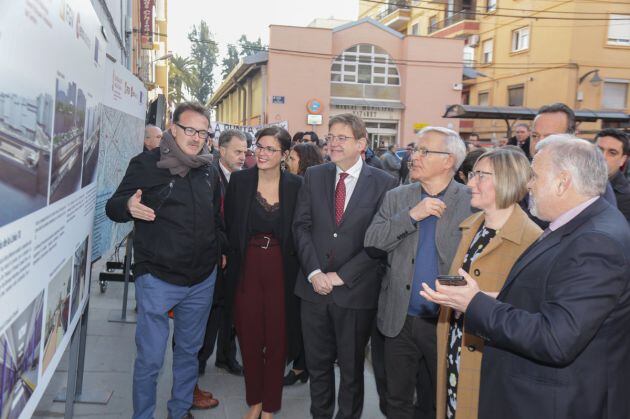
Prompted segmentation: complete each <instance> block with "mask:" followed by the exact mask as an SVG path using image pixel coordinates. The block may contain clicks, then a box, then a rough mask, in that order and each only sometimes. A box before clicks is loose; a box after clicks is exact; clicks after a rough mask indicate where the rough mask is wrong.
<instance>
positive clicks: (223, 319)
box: [195, 129, 247, 399]
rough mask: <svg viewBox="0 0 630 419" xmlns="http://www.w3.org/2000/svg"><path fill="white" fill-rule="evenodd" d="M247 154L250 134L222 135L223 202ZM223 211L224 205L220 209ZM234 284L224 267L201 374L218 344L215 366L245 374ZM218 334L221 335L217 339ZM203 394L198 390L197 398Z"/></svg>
mask: <svg viewBox="0 0 630 419" xmlns="http://www.w3.org/2000/svg"><path fill="white" fill-rule="evenodd" d="M246 153H247V137H246V136H245V133H243V132H241V131H238V130H234V129H228V130H225V131H223V132H222V133H221V135H219V156H220V157H219V159H217V160H215V161H213V162H212V164H213V165H214V166H215V167H216V168H217V169H218V171H219V173H220V175H221V177H220V184H221V198H222V201H221V202H222V203H223V199H224V197H225V192H226V191H227V187H228V183H229V182H230V176H231V174H232V173H233V172H237V171H239V170H241V169H242V168H243V165H244V164H245V155H246ZM221 212H222V214H223V208H221ZM233 285H234V284H230V283H229V281H227V279H226V275H225V273H224V272H223V270H219V272H218V274H217V285H216V288H215V292H214V301H213V303H212V311H211V312H210V317H209V318H208V325H207V327H206V335H205V337H204V342H203V346H202V347H201V350H200V351H199V355H198V358H199V374H200V375H202V374H204V373H205V371H206V362H207V361H208V359H210V356H211V355H212V352H213V351H214V345H215V342H216V345H217V355H216V360H215V365H216V366H217V368H222V369H224V370H226V371H227V372H229V373H230V374H234V375H243V367H241V365H240V364H239V363H238V361H237V360H236V334H235V332H234V326H233V316H232V303H233V300H234V292H235V289H234V286H233ZM217 336H218V338H217ZM199 393H200V391H199V389H196V392H195V396H196V397H195V399H197V398H198V394H199Z"/></svg>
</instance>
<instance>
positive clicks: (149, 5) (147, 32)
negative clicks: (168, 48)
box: [140, 0, 155, 49]
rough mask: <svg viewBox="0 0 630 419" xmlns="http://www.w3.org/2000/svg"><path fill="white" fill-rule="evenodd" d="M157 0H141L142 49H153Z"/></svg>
mask: <svg viewBox="0 0 630 419" xmlns="http://www.w3.org/2000/svg"><path fill="white" fill-rule="evenodd" d="M154 2H155V0H140V43H141V47H142V49H153V5H154Z"/></svg>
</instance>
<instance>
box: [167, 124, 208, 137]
mask: <svg viewBox="0 0 630 419" xmlns="http://www.w3.org/2000/svg"><path fill="white" fill-rule="evenodd" d="M175 125H177V126H178V127H180V128H181V129H183V130H184V134H186V135H187V136H189V137H194V136H195V134H197V135H198V136H199V138H201V139H202V140H206V139H208V137H209V136H210V133H209V132H208V130H205V129H194V128H192V127H185V126H183V125H182V124H179V123H177V122H176V123H175Z"/></svg>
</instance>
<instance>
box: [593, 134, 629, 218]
mask: <svg viewBox="0 0 630 419" xmlns="http://www.w3.org/2000/svg"><path fill="white" fill-rule="evenodd" d="M595 141H596V142H597V146H598V147H599V149H600V150H601V151H602V153H604V158H605V159H606V165H607V166H608V180H609V181H610V186H612V189H613V192H614V193H615V198H617V208H618V209H619V211H621V213H622V214H623V215H624V216H625V217H626V220H628V222H630V182H628V179H626V177H625V176H624V174H623V172H622V171H621V170H620V169H621V167H623V166H625V165H626V163H627V161H628V156H629V155H630V138H628V135H627V134H626V133H625V132H623V131H619V130H616V129H612V128H608V129H605V130H602V131H600V132H598V133H597V135H596V136H595Z"/></svg>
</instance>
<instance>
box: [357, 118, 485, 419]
mask: <svg viewBox="0 0 630 419" xmlns="http://www.w3.org/2000/svg"><path fill="white" fill-rule="evenodd" d="M465 156H466V145H465V144H464V142H463V141H462V140H461V138H460V137H459V135H457V133H455V132H454V131H452V130H450V129H447V128H440V127H427V128H424V129H423V130H422V131H420V134H419V138H418V141H417V143H416V147H415V149H414V151H413V153H412V155H411V158H410V161H409V170H410V173H409V177H410V179H413V180H416V181H418V182H415V183H411V184H408V185H402V186H399V187H398V188H396V189H394V190H391V191H389V192H388V193H387V194H386V195H385V199H384V200H383V204H382V205H381V207H380V209H379V211H378V213H377V214H376V216H375V217H374V220H373V221H372V224H371V225H370V227H369V228H368V230H367V232H366V234H365V243H364V244H365V247H366V248H374V249H378V250H380V251H384V252H387V265H388V270H387V273H386V274H385V277H384V278H383V281H384V285H383V286H382V287H381V291H380V296H379V303H378V315H377V326H378V328H379V330H380V331H381V333H383V335H385V371H386V379H387V416H388V417H392V418H435V394H436V390H435V380H436V368H437V359H436V357H437V343H436V325H437V318H438V310H439V307H438V306H437V305H436V304H433V303H431V302H429V301H427V300H425V299H424V298H422V297H421V296H420V290H421V289H422V287H421V284H422V282H427V283H431V284H433V283H434V282H435V279H436V277H437V276H438V275H446V274H448V272H449V269H450V267H451V262H452V261H453V257H454V256H455V252H456V250H457V246H458V245H459V240H460V239H461V233H460V230H459V224H460V223H461V222H462V221H463V220H464V219H466V218H467V217H468V216H469V215H470V214H471V213H472V210H471V207H470V192H469V191H468V189H467V188H466V186H464V185H462V184H460V183H458V182H455V181H454V179H453V175H454V174H455V172H456V171H457V169H458V168H459V166H460V165H461V163H462V162H463V160H464V157H465ZM416 388H417V390H416ZM415 391H417V393H418V395H417V399H418V405H419V406H418V408H416V407H415V406H414V392H415Z"/></svg>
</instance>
